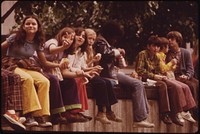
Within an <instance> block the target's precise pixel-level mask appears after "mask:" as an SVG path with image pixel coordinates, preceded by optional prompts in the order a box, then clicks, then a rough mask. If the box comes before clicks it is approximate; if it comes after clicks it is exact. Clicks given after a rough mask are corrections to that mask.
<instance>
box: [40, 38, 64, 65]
mask: <svg viewBox="0 0 200 134" xmlns="http://www.w3.org/2000/svg"><path fill="white" fill-rule="evenodd" d="M51 45H54V46H56V47H58V41H57V40H56V39H50V40H48V41H46V42H45V43H44V53H45V57H46V59H47V60H49V61H55V60H57V61H59V60H61V59H62V57H63V53H64V52H63V51H62V52H59V53H56V54H50V51H49V47H50V46H51Z"/></svg>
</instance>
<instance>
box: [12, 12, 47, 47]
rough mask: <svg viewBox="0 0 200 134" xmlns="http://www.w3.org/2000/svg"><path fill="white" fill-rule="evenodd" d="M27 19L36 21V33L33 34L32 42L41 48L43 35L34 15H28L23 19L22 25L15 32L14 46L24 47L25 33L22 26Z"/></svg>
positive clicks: (43, 40) (43, 39)
mask: <svg viewBox="0 0 200 134" xmlns="http://www.w3.org/2000/svg"><path fill="white" fill-rule="evenodd" d="M29 18H33V19H35V20H36V21H37V24H38V31H37V32H36V33H35V37H34V42H35V44H37V45H39V46H40V47H42V46H43V44H44V42H45V35H44V32H43V29H42V25H41V23H40V21H39V19H38V18H37V17H36V16H35V15H29V16H26V17H25V18H24V20H23V21H22V24H21V25H20V27H19V30H18V31H16V38H15V42H14V44H16V45H19V46H20V45H24V43H25V39H26V31H25V30H24V29H23V26H24V24H25V22H26V20H27V19H29Z"/></svg>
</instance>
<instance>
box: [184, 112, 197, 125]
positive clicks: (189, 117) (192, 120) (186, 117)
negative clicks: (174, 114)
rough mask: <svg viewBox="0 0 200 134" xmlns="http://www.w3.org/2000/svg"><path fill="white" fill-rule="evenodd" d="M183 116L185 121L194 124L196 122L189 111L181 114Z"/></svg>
mask: <svg viewBox="0 0 200 134" xmlns="http://www.w3.org/2000/svg"><path fill="white" fill-rule="evenodd" d="M181 115H182V117H183V118H184V119H186V120H188V121H190V122H192V123H195V122H196V121H195V120H194V118H192V116H191V113H190V112H189V111H188V112H181Z"/></svg>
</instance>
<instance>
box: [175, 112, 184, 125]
mask: <svg viewBox="0 0 200 134" xmlns="http://www.w3.org/2000/svg"><path fill="white" fill-rule="evenodd" d="M177 117H178V118H179V120H180V122H182V123H184V122H185V121H184V119H183V116H182V114H181V113H177Z"/></svg>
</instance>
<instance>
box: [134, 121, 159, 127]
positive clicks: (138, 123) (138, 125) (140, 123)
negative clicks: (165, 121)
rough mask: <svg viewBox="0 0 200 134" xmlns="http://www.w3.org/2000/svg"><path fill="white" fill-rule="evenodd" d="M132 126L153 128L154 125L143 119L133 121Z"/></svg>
mask: <svg viewBox="0 0 200 134" xmlns="http://www.w3.org/2000/svg"><path fill="white" fill-rule="evenodd" d="M133 127H146V128H153V127H155V125H154V124H153V123H150V122H148V121H146V120H143V121H139V122H134V124H133Z"/></svg>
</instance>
